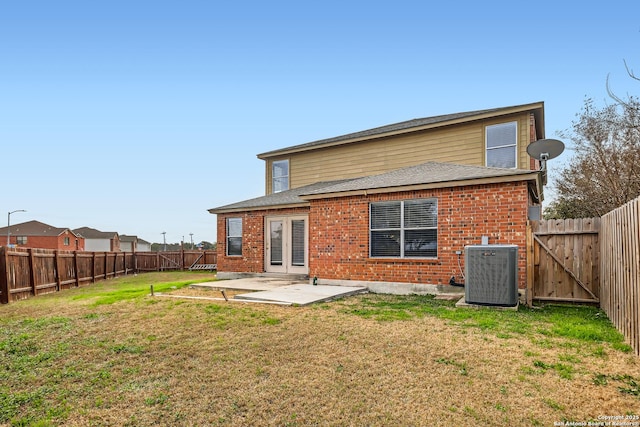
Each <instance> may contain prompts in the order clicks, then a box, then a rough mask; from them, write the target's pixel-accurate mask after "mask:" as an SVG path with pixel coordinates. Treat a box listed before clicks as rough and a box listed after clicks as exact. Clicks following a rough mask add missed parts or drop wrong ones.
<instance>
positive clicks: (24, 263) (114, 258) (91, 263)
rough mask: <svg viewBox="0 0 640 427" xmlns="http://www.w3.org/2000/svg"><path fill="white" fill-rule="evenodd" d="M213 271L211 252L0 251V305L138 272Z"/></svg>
mask: <svg viewBox="0 0 640 427" xmlns="http://www.w3.org/2000/svg"><path fill="white" fill-rule="evenodd" d="M205 264H206V267H215V264H216V253H215V252H213V251H175V252H83V251H58V250H50V249H35V248H28V249H25V248H8V247H4V246H3V247H0V303H4V304H6V303H9V302H11V301H17V300H21V299H26V298H29V297H31V296H37V295H40V294H46V293H51V292H58V291H61V290H65V289H70V288H72V287H79V286H82V285H85V284H87V283H93V282H95V281H97V280H103V279H109V278H112V277H117V276H121V275H125V274H129V273H133V272H138V271H164V270H184V269H189V268H191V267H194V266H198V265H199V266H204V265H205Z"/></svg>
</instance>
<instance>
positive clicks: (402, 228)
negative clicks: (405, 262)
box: [369, 197, 438, 259]
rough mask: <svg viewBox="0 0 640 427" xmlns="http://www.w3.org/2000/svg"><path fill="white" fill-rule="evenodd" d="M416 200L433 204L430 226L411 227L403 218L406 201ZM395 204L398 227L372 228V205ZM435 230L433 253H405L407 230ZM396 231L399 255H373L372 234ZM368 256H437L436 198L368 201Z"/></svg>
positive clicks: (410, 257) (433, 257)
mask: <svg viewBox="0 0 640 427" xmlns="http://www.w3.org/2000/svg"><path fill="white" fill-rule="evenodd" d="M416 202H430V203H433V204H434V206H435V224H434V225H431V226H422V227H411V226H410V225H409V224H407V221H406V220H405V205H406V204H407V203H416ZM385 204H386V205H395V204H399V207H400V218H399V221H400V222H399V227H394V226H389V227H380V228H373V215H372V209H373V206H374V205H385ZM429 230H430V231H435V253H434V255H432V256H412V255H407V254H406V243H407V241H406V235H407V232H411V231H429ZM385 231H387V232H398V233H399V237H400V241H399V242H398V243H399V245H400V248H399V249H400V253H399V255H374V252H375V251H374V247H373V241H374V238H373V234H374V233H380V232H385ZM369 257H370V258H405V259H437V258H438V199H437V198H434V197H432V198H427V199H410V200H392V201H385V202H372V203H369Z"/></svg>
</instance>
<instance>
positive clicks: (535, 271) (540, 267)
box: [527, 218, 600, 304]
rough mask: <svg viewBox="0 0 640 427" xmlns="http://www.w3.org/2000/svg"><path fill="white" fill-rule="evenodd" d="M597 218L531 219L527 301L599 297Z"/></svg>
mask: <svg viewBox="0 0 640 427" xmlns="http://www.w3.org/2000/svg"><path fill="white" fill-rule="evenodd" d="M599 231H600V218H582V219H564V220H563V219H560V220H543V221H532V222H531V223H530V227H529V233H528V234H529V236H528V240H527V241H528V245H527V246H528V248H527V251H528V254H527V255H528V256H527V300H528V301H527V302H528V303H529V304H531V303H532V302H533V301H534V300H535V301H555V302H579V303H595V304H598V303H599V300H600V296H599V294H600V243H599Z"/></svg>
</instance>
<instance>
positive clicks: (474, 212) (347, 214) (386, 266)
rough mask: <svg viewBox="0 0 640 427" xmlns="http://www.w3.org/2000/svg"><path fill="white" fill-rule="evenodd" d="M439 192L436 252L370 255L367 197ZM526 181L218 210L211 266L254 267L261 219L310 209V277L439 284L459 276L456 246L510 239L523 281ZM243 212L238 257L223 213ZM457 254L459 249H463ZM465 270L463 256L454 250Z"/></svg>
mask: <svg viewBox="0 0 640 427" xmlns="http://www.w3.org/2000/svg"><path fill="white" fill-rule="evenodd" d="M419 198H437V199H438V257H437V259H415V258H414V259H410V258H408V259H394V258H389V259H387V258H385V259H380V258H370V257H369V204H370V203H371V202H379V201H388V200H409V199H419ZM528 206H529V194H528V187H527V183H526V182H513V183H502V184H486V185H475V186H466V187H459V188H445V189H434V190H420V191H408V192H401V193H387V194H376V195H369V196H350V197H338V198H331V199H321V200H313V201H312V202H311V207H310V208H309V209H285V210H271V211H253V212H244V213H239V214H219V215H218V220H217V224H218V270H219V271H228V272H249V273H261V272H264V271H265V266H264V258H265V255H264V227H265V225H264V218H265V216H267V215H295V214H305V213H308V214H309V276H310V277H314V276H315V277H319V278H322V279H332V280H364V281H384V282H405V283H421V284H433V285H446V284H448V283H449V279H450V278H451V276H456V278H457V280H458V281H461V272H460V268H459V266H458V255H457V254H456V251H464V247H465V246H466V245H474V244H480V243H481V238H482V236H487V237H488V238H489V243H490V244H515V245H518V246H519V252H518V258H519V259H518V283H519V286H520V287H525V266H526V252H525V249H526V223H527V208H528ZM228 217H242V218H243V242H242V256H238V257H228V256H226V238H225V237H226V236H225V234H226V226H225V223H226V218H228ZM463 254H464V252H463ZM460 265H461V266H462V268H463V269H464V255H461V256H460Z"/></svg>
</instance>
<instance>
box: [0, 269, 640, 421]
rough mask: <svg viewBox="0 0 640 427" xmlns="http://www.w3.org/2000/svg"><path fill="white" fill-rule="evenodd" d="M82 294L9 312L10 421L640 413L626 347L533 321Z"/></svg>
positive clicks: (419, 307) (4, 387)
mask: <svg viewBox="0 0 640 427" xmlns="http://www.w3.org/2000/svg"><path fill="white" fill-rule="evenodd" d="M153 280H156V278H155V277H154V279H153ZM162 280H169V281H170V282H175V281H176V280H177V279H174V278H168V279H167V278H163V279H162ZM181 280H182V279H181ZM185 280H188V279H185ZM106 283H107V282H105V284H106ZM156 283H158V282H156ZM94 286H95V287H96V288H97V287H99V286H102V285H100V284H97V285H94ZM180 286H182V285H177V287H180ZM169 289H170V287H169ZM181 290H186V289H185V288H184V287H182V288H181ZM107 291H109V290H107ZM74 293H75V291H69V293H68V294H67V297H64V298H63V297H62V296H61V295H55V296H51V297H48V296H47V297H42V298H38V299H37V300H36V299H34V300H33V301H25V302H20V303H15V304H11V305H7V306H2V307H0V316H1V318H2V320H0V357H2V360H3V363H6V366H5V367H4V368H3V369H2V370H1V371H0V423H6V424H13V425H29V424H30V423H33V424H34V425H57V424H65V425H136V426H140V425H229V426H232V425H279V426H280V425H289V426H295V425H299V426H303V425H304V426H306V425H353V426H360V425H381V426H382V425H385V426H386V425H402V426H411V425H414V426H424V425H495V426H503V425H553V423H554V422H559V421H563V420H574V421H587V420H589V419H594V420H595V419H596V418H597V417H598V416H599V415H612V414H613V415H616V414H620V415H624V414H627V413H637V411H638V409H637V408H639V407H640V399H639V397H638V395H637V394H634V393H633V392H632V391H629V390H627V392H625V391H622V390H621V389H624V388H625V387H626V388H627V389H631V388H632V383H631V382H632V381H638V380H639V379H640V365H639V364H638V363H637V359H636V358H635V357H634V356H632V355H631V354H630V353H629V352H626V351H625V348H624V346H623V345H621V344H620V343H619V342H617V341H615V339H608V338H607V339H606V340H596V341H594V340H590V339H586V338H575V337H569V336H566V334H564V335H563V332H562V330H560V329H558V330H556V329H554V328H556V324H555V323H554V322H553V321H552V322H548V321H547V320H545V318H544V313H540V312H538V311H535V312H533V311H532V312H529V311H522V310H521V312H518V313H511V314H509V313H504V314H496V312H493V311H490V310H482V311H487V312H489V313H487V314H482V315H476V316H467V314H465V313H464V312H461V310H464V309H456V308H454V307H452V304H451V303H449V302H440V301H437V302H436V301H433V299H429V298H424V297H390V296H381V295H362V296H356V297H350V298H348V299H344V300H340V301H335V302H332V303H325V304H316V305H312V306H308V307H281V306H272V305H257V304H241V303H225V302H217V301H216V302H211V301H200V300H175V299H160V298H152V297H149V296H147V295H142V296H139V297H136V298H132V299H126V300H121V301H118V302H113V303H109V304H105V303H99V304H96V302H99V301H100V297H99V296H92V297H90V298H76V299H74ZM36 301H37V303H36ZM89 301H92V302H91V303H89ZM562 310H563V309H562V308H558V309H554V310H551V311H549V312H548V317H551V318H553V317H554V316H556V315H559V314H558V313H561V312H562ZM568 310H571V309H568ZM491 313H493V314H491ZM581 313H582V312H581ZM584 313H596V311H585V312H584ZM571 315H572V314H571V312H570V311H568V312H567V316H571ZM594 316H595V314H594ZM567 318H569V317H567ZM520 323H523V324H526V325H528V327H526V328H524V327H522V326H521V325H520ZM625 381H626V382H625Z"/></svg>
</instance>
